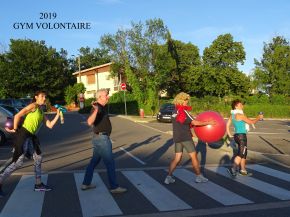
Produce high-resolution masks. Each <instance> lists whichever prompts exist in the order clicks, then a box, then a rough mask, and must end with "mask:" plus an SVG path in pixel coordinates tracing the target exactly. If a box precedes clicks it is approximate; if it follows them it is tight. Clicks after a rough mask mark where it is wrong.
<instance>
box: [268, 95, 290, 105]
mask: <svg viewBox="0 0 290 217" xmlns="http://www.w3.org/2000/svg"><path fill="white" fill-rule="evenodd" d="M270 100H271V104H273V105H290V97H287V96H283V95H272V96H271V98H270Z"/></svg>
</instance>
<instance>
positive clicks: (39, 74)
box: [0, 39, 73, 97]
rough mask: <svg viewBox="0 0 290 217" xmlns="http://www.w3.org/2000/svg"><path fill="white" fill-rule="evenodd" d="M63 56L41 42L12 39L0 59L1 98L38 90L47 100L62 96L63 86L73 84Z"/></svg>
mask: <svg viewBox="0 0 290 217" xmlns="http://www.w3.org/2000/svg"><path fill="white" fill-rule="evenodd" d="M66 56H67V53H66V51H65V50H63V49H61V51H60V52H57V51H56V50H55V49H54V48H52V47H47V46H46V45H45V42H44V41H32V40H29V39H28V40H20V39H19V40H13V39H11V41H10V49H9V51H8V52H6V53H3V54H1V58H0V82H1V84H4V85H3V86H2V90H1V91H0V92H1V93H2V96H3V97H23V96H26V95H27V94H30V95H32V94H33V93H34V92H35V91H36V90H39V89H41V90H45V91H47V92H48V94H49V96H50V97H61V96H63V92H64V88H63V87H65V86H67V85H68V84H69V83H71V82H72V81H73V77H72V75H71V71H69V69H68V62H67V60H66Z"/></svg>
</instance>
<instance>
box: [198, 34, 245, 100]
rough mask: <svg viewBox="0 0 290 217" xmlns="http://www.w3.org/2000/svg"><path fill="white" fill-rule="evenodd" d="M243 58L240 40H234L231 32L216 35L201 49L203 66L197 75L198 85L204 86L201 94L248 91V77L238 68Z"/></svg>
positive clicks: (223, 94)
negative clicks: (207, 45) (211, 41)
mask: <svg viewBox="0 0 290 217" xmlns="http://www.w3.org/2000/svg"><path fill="white" fill-rule="evenodd" d="M244 60H245V51H244V47H243V45H242V43H241V42H235V41H234V39H233V36H232V35H231V34H224V35H220V36H218V37H217V39H215V40H214V41H213V43H212V45H211V46H209V47H207V48H205V49H204V51H203V65H204V67H203V70H202V72H201V73H202V74H201V75H200V76H199V77H200V78H201V79H200V80H201V81H202V83H200V84H199V85H204V86H205V88H204V92H203V95H214V96H219V97H223V96H225V95H226V94H229V93H238V92H248V91H249V84H247V82H249V79H247V77H246V76H245V75H243V74H242V72H240V71H239V70H238V63H240V64H243V63H244ZM196 85H197V84H196ZM198 89H202V87H199V88H198Z"/></svg>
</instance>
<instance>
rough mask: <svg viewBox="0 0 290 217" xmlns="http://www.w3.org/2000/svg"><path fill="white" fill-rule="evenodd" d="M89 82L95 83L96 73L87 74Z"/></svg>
mask: <svg viewBox="0 0 290 217" xmlns="http://www.w3.org/2000/svg"><path fill="white" fill-rule="evenodd" d="M87 81H88V84H95V74H92V75H87Z"/></svg>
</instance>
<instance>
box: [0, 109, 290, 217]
mask: <svg viewBox="0 0 290 217" xmlns="http://www.w3.org/2000/svg"><path fill="white" fill-rule="evenodd" d="M111 121H112V125H113V133H112V135H111V139H112V142H113V152H114V156H115V160H116V168H117V177H118V181H119V183H120V185H122V186H125V187H127V188H128V189H129V191H128V193H126V194H124V195H117V196H113V197H112V196H111V195H110V194H109V193H108V192H107V190H106V189H107V188H106V186H107V177H106V172H105V168H104V165H103V163H101V164H100V165H99V166H98V168H97V172H98V173H96V174H95V176H94V182H96V184H97V185H98V187H97V189H95V190H93V191H91V192H81V191H80V190H79V185H80V183H81V180H82V178H83V172H84V169H85V167H86V165H87V163H88V162H89V159H90V157H91V154H92V146H91V129H90V128H89V127H88V126H87V124H86V115H80V114H78V113H66V114H65V123H64V124H63V125H61V124H60V123H58V124H57V125H56V126H55V128H54V129H52V130H49V129H48V128H45V127H42V129H41V130H40V132H39V138H40V142H41V144H42V151H43V156H44V160H43V165H42V167H43V171H44V174H46V175H44V177H43V180H44V181H45V182H47V183H48V184H49V185H51V186H53V187H54V190H53V191H52V192H48V193H45V194H37V193H35V192H33V191H32V186H33V161H27V162H25V164H24V166H23V168H22V169H20V170H18V171H16V172H15V173H14V175H13V176H12V177H11V178H10V179H9V180H7V183H6V184H5V186H4V190H5V192H7V196H6V197H5V198H2V199H0V211H1V213H0V216H1V217H3V216H9V217H12V216H19V215H20V214H21V216H30V217H36V216H49V217H57V216H60V217H64V216H70V217H71V216H76V217H78V216H111V215H117V216H118V215H122V216H233V215H234V216H254V217H255V216H256V217H258V216H278V217H288V216H289V213H290V212H289V211H290V208H289V207H290V185H289V183H290V168H289V167H287V166H288V165H286V163H287V162H286V163H285V162H283V160H281V158H283V157H285V156H286V157H287V155H289V153H290V152H289V150H290V149H289V140H290V138H289V122H287V121H275V120H265V121H263V122H259V123H258V124H256V129H254V130H252V131H251V132H250V133H249V136H248V138H249V149H250V150H251V152H252V153H251V154H250V153H249V155H251V156H249V157H250V159H249V171H251V172H253V176H252V177H238V178H237V179H236V180H232V179H231V178H229V177H228V176H227V174H225V173H224V172H225V168H226V167H227V166H229V165H230V162H231V157H232V154H233V150H232V148H231V147H230V146H226V145H224V146H223V147H221V148H219V149H213V148H210V147H208V146H207V145H206V144H203V143H199V144H198V151H199V159H200V161H201V163H202V164H204V169H203V172H204V173H205V175H206V176H207V177H208V178H209V180H210V182H209V183H206V184H201V185H200V184H195V183H194V182H193V178H194V174H193V173H192V171H191V166H190V161H189V158H188V156H187V155H186V154H185V155H184V158H183V159H182V162H181V164H180V167H179V168H178V170H177V171H176V174H175V176H176V177H177V182H176V183H174V184H173V185H169V186H167V185H164V184H163V180H164V178H165V176H166V169H167V167H168V165H169V163H170V161H171V159H172V157H173V152H174V149H173V141H172V135H171V134H172V129H171V124H166V123H158V122H156V121H152V119H149V118H148V119H146V118H145V119H144V120H140V119H139V118H131V117H118V116H114V117H111ZM0 150H1V152H0V160H1V161H0V163H1V165H3V164H4V163H5V161H6V160H7V159H9V157H11V152H10V150H11V147H9V146H8V147H7V146H6V147H0ZM268 155H269V156H271V157H269V156H268ZM262 156H263V157H262ZM265 156H266V157H265ZM273 156H274V157H275V158H276V159H274V158H273ZM277 159H278V160H277ZM274 160H275V161H274ZM289 162H290V161H288V163H289ZM284 163H285V165H284ZM282 164H283V165H282ZM35 194H36V195H35ZM39 195H40V196H39ZM89 201H92V203H93V202H94V203H93V204H92V205H91V206H90V203H88V202H89ZM15 204H17V205H15ZM98 207H102V210H101V211H99V210H96V209H97V208H98ZM24 210H25V212H24ZM25 213H26V214H25ZM92 213H94V214H92ZM18 214H19V215H18Z"/></svg>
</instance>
